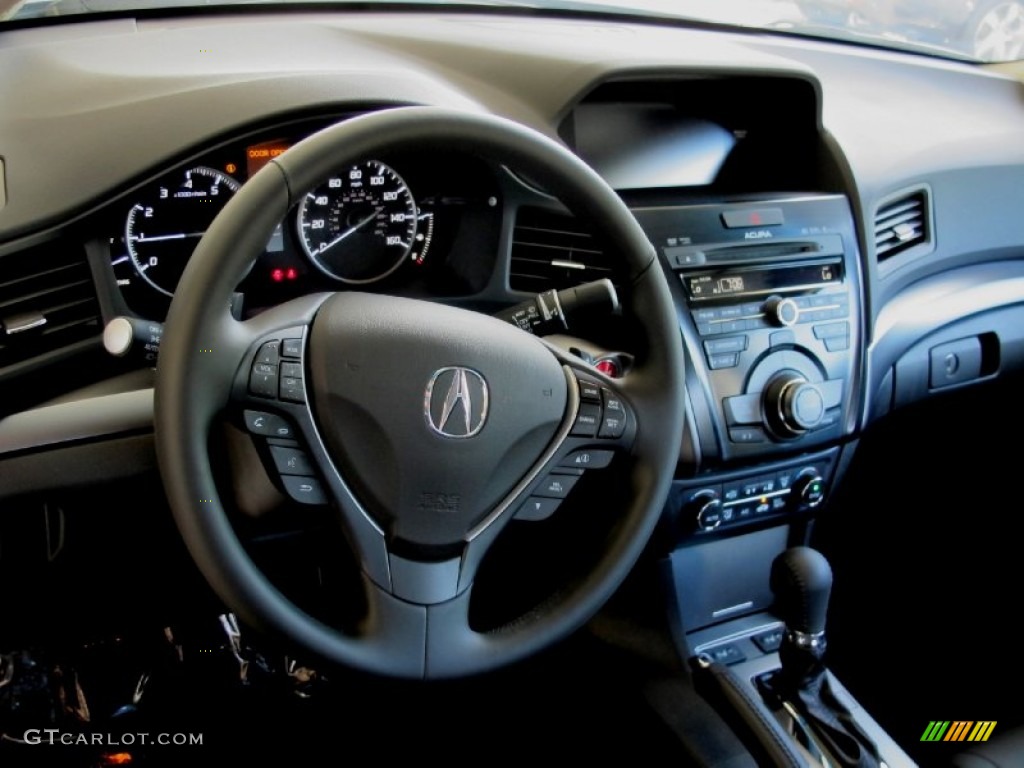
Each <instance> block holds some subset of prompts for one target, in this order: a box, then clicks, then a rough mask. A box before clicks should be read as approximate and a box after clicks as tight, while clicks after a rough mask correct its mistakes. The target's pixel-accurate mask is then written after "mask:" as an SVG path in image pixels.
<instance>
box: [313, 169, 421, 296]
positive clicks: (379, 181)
mask: <svg viewBox="0 0 1024 768" xmlns="http://www.w3.org/2000/svg"><path fill="white" fill-rule="evenodd" d="M416 214H417V211H416V202H415V201H414V200H413V196H412V193H411V192H410V191H409V187H408V186H406V183H405V182H404V181H403V180H402V177H401V176H399V175H398V174H397V173H395V171H394V170H393V169H392V168H390V167H389V166H387V165H385V164H384V163H381V162H379V161H377V160H370V161H368V162H365V163H359V164H357V165H353V166H351V167H349V168H347V169H346V170H345V171H344V172H343V173H341V174H339V175H337V176H332V177H331V178H329V179H328V180H327V181H326V182H325V183H324V184H321V185H320V186H319V187H317V188H316V189H314V190H313V191H312V192H310V193H309V194H307V195H306V196H305V198H303V200H302V203H301V204H300V206H299V213H298V221H297V224H298V229H299V238H300V240H301V242H302V247H303V250H305V252H306V255H307V256H309V258H310V260H311V261H312V262H313V264H314V265H315V266H316V267H317V268H318V269H319V270H320V271H321V272H323V273H325V274H326V275H328V276H330V277H333V278H334V279H336V280H340V281H342V282H345V283H357V284H358V283H372V282H373V281H375V280H381V279H382V278H385V277H387V276H388V275H390V274H391V273H392V272H394V271H395V270H396V269H398V267H399V266H401V264H402V262H403V261H405V259H406V258H407V257H409V256H410V254H411V253H412V250H413V246H414V244H416V242H417V238H416V224H417V215H416Z"/></svg>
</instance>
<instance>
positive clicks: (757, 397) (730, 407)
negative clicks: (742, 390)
mask: <svg viewBox="0 0 1024 768" xmlns="http://www.w3.org/2000/svg"><path fill="white" fill-rule="evenodd" d="M722 408H723V409H724V410H725V419H726V421H728V422H729V423H730V424H760V423H761V393H760V392H755V393H753V394H750V395H737V396H736V397H726V398H723V399H722Z"/></svg>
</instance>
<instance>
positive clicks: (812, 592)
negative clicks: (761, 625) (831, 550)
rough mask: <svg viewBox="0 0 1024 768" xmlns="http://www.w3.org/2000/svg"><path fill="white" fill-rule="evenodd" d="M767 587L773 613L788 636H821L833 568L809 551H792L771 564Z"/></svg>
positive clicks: (818, 553)
mask: <svg viewBox="0 0 1024 768" xmlns="http://www.w3.org/2000/svg"><path fill="white" fill-rule="evenodd" d="M769 584H770V586H771V588H772V592H774V593H775V602H776V609H777V610H778V613H779V616H780V617H781V618H782V620H783V621H784V622H785V623H786V628H787V629H788V630H790V631H791V632H799V633H802V634H804V635H810V636H815V635H820V634H822V633H824V631H825V617H826V615H827V614H828V598H829V594H830V593H831V591H832V568H831V567H830V566H829V564H828V560H826V559H825V556H824V555H822V554H821V553H820V552H818V551H817V550H814V549H811V548H810V547H791V548H790V549H787V550H786V551H785V552H783V553H782V554H781V555H779V556H778V557H776V558H775V562H773V563H772V572H771V579H770V581H769Z"/></svg>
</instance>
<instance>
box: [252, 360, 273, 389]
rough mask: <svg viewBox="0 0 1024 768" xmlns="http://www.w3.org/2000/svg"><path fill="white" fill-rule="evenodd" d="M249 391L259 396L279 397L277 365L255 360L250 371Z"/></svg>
mask: <svg viewBox="0 0 1024 768" xmlns="http://www.w3.org/2000/svg"><path fill="white" fill-rule="evenodd" d="M249 391H250V392H251V393H252V394H254V395H256V396H258V397H277V366H276V365H274V364H273V363H255V362H254V363H253V364H252V371H251V372H250V373H249Z"/></svg>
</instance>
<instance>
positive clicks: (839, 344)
mask: <svg viewBox="0 0 1024 768" xmlns="http://www.w3.org/2000/svg"><path fill="white" fill-rule="evenodd" d="M849 348H850V337H849V336H842V337H840V338H834V339H825V349H827V350H828V351H829V352H845V351H846V350H848V349H849Z"/></svg>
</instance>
